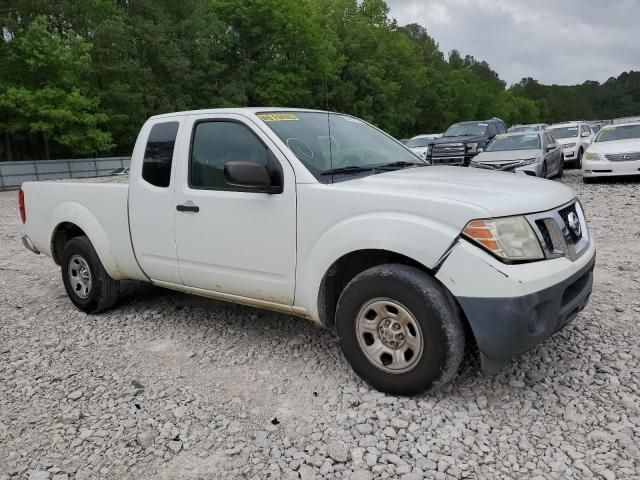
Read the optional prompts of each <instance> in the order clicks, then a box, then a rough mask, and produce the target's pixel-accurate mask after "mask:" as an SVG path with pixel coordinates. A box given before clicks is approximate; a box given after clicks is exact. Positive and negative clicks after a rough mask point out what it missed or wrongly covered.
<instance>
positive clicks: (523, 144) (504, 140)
mask: <svg viewBox="0 0 640 480" xmlns="http://www.w3.org/2000/svg"><path fill="white" fill-rule="evenodd" d="M539 148H540V136H539V135H537V134H534V135H497V136H496V138H494V139H493V142H491V143H490V144H489V146H488V147H487V149H486V151H487V152H505V151H507V150H536V149H539Z"/></svg>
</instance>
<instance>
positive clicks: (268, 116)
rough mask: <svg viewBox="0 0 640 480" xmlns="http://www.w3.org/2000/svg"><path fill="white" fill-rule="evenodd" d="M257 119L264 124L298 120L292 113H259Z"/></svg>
mask: <svg viewBox="0 0 640 480" xmlns="http://www.w3.org/2000/svg"><path fill="white" fill-rule="evenodd" d="M258 118H259V119H260V120H262V121H264V122H291V121H295V120H300V119H299V118H298V117H296V116H295V115H294V114H293V113H260V114H259V115H258Z"/></svg>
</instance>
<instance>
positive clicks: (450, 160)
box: [428, 118, 507, 167]
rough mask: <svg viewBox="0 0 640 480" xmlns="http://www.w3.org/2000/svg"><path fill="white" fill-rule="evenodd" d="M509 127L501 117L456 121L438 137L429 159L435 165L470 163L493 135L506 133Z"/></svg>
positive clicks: (466, 164) (430, 151) (465, 164)
mask: <svg viewBox="0 0 640 480" xmlns="http://www.w3.org/2000/svg"><path fill="white" fill-rule="evenodd" d="M506 132H507V127H506V126H505V124H504V122H503V121H502V120H500V119H499V118H492V119H491V120H483V121H478V122H460V123H454V124H453V125H451V126H450V127H449V128H447V131H446V132H444V133H443V134H442V137H440V138H438V139H437V140H436V141H435V142H434V143H433V147H432V148H431V149H430V150H429V156H428V159H429V160H430V161H431V163H432V164H433V165H439V164H444V165H464V166H465V167H466V166H468V165H469V162H471V159H472V158H473V157H475V156H476V155H477V154H478V153H479V152H478V149H480V148H484V147H485V146H486V145H487V144H488V143H489V142H490V141H491V140H493V137H495V136H496V135H498V134H499V133H506Z"/></svg>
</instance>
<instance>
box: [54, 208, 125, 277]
mask: <svg viewBox="0 0 640 480" xmlns="http://www.w3.org/2000/svg"><path fill="white" fill-rule="evenodd" d="M65 222H69V223H72V224H74V225H76V226H78V227H79V228H81V229H82V231H84V233H86V234H87V236H88V237H89V240H91V244H92V245H93V248H95V250H96V253H97V254H98V257H99V258H100V261H101V262H102V265H103V266H104V269H105V270H106V271H107V273H108V274H109V276H110V277H111V278H113V279H114V280H121V279H123V278H125V276H124V275H123V274H122V272H120V270H119V269H118V264H117V262H116V260H115V256H114V255H113V252H112V250H111V246H110V243H109V239H108V237H107V234H106V233H105V231H104V229H103V228H102V226H101V225H100V222H98V220H97V219H96V217H95V216H94V215H93V214H92V213H91V211H90V210H89V209H88V208H86V207H85V206H83V205H81V204H79V203H76V202H70V201H69V202H63V203H61V204H60V205H58V206H57V207H56V208H55V210H54V211H53V215H52V224H51V228H50V231H51V238H50V243H49V249H50V251H51V252H52V251H53V238H54V235H55V232H56V230H57V228H58V226H59V225H60V224H61V223H65Z"/></svg>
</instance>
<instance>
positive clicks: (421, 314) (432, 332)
mask: <svg viewBox="0 0 640 480" xmlns="http://www.w3.org/2000/svg"><path fill="white" fill-rule="evenodd" d="M336 330H337V333H338V338H339V341H340V346H341V348H342V351H343V353H344V355H345V356H346V357H347V360H348V361H349V363H350V364H351V366H352V367H353V369H354V370H355V372H356V373H357V374H358V375H359V376H360V377H362V378H363V379H364V380H365V381H367V382H368V383H369V384H371V385H372V386H373V387H375V388H377V389H378V390H381V391H383V392H387V393H392V394H399V395H412V394H416V393H420V392H425V391H430V390H433V389H435V388H437V387H439V386H442V385H444V384H446V383H447V382H449V381H450V380H451V379H452V378H453V376H454V375H455V374H456V372H457V370H458V367H459V366H460V362H461V361H462V356H463V353H464V328H463V324H462V320H461V316H460V312H459V309H458V306H457V304H456V303H455V300H454V299H453V298H452V297H451V295H450V294H449V293H448V292H447V291H446V290H445V289H444V288H443V287H442V286H441V285H440V284H439V283H438V282H436V281H435V280H434V279H433V278H432V277H430V276H429V275H427V274H426V273H425V272H423V271H421V270H419V269H417V268H414V267H411V266H407V265H396V264H392V265H381V266H378V267H373V268H370V269H369V270H366V271H364V272H362V273H360V274H359V275H357V276H356V277H355V278H354V279H353V280H351V282H349V284H348V285H347V286H346V287H345V289H344V291H343V292H342V294H341V295H340V299H339V301H338V307H337V311H336Z"/></svg>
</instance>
